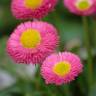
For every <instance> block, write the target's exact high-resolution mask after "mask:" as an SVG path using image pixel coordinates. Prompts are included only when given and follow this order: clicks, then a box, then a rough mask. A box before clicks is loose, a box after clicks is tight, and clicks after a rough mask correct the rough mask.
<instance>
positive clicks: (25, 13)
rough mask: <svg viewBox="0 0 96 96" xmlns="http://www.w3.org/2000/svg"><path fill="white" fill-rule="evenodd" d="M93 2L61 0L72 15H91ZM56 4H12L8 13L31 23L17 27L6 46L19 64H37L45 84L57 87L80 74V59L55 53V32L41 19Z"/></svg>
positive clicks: (19, 0) (20, 0) (45, 0)
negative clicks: (10, 11) (10, 12)
mask: <svg viewBox="0 0 96 96" xmlns="http://www.w3.org/2000/svg"><path fill="white" fill-rule="evenodd" d="M94 2H95V1H94V0H64V4H65V6H66V7H67V8H68V9H69V10H70V11H71V12H73V13H76V14H80V15H81V14H82V15H88V14H91V13H93V12H94V7H93V5H94ZM56 4H57V0H12V3H11V10H12V14H13V16H15V17H16V18H17V19H33V21H27V22H24V23H22V24H20V25H18V26H17V28H16V29H15V30H14V31H13V32H12V34H11V35H10V38H9V39H8V42H7V52H8V54H9V55H10V57H11V58H12V59H13V60H14V61H15V62H16V63H19V64H40V67H41V76H42V77H43V78H44V79H45V82H46V84H56V85H61V84H65V83H69V82H70V81H72V80H74V79H75V78H76V77H77V76H78V75H79V74H80V73H81V72H82V70H83V64H82V62H81V60H80V57H79V56H77V55H76V54H74V53H71V52H67V51H65V52H56V48H57V47H58V45H59V38H60V36H59V35H58V31H57V29H56V28H55V27H54V26H53V25H52V24H50V23H47V22H44V21H39V20H35V21H34V19H41V18H43V17H44V16H46V15H47V14H48V13H49V12H51V11H53V10H54V7H55V5H56Z"/></svg>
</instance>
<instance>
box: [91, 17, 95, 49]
mask: <svg viewBox="0 0 96 96" xmlns="http://www.w3.org/2000/svg"><path fill="white" fill-rule="evenodd" d="M91 21H92V26H93V32H94V33H93V35H94V37H93V39H94V47H95V48H96V17H93V18H91Z"/></svg>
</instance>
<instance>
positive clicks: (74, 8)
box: [64, 0, 95, 16]
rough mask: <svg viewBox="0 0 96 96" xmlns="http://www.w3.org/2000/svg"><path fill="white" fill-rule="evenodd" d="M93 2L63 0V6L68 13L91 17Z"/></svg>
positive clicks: (89, 0) (93, 8)
mask: <svg viewBox="0 0 96 96" xmlns="http://www.w3.org/2000/svg"><path fill="white" fill-rule="evenodd" d="M94 3H95V0H64V5H65V7H66V8H68V9H69V11H70V12H72V13H74V14H77V15H85V16H87V15H91V14H93V13H94V11H95V6H94Z"/></svg>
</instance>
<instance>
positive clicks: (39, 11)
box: [11, 0, 57, 19]
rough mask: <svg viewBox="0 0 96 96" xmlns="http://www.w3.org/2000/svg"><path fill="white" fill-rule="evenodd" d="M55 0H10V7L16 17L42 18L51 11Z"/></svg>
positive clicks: (55, 2)
mask: <svg viewBox="0 0 96 96" xmlns="http://www.w3.org/2000/svg"><path fill="white" fill-rule="evenodd" d="M56 4H57V0H12V4H11V9H12V13H13V15H14V16H15V17H16V18H17V19H32V18H38V19H39V18H42V17H44V16H45V15H47V14H48V13H49V12H50V11H52V10H53V9H54V7H55V5H56Z"/></svg>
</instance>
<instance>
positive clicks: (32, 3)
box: [24, 0, 43, 9]
mask: <svg viewBox="0 0 96 96" xmlns="http://www.w3.org/2000/svg"><path fill="white" fill-rule="evenodd" d="M42 3H43V0H25V1H24V4H25V6H26V7H27V8H31V9H36V8H38V7H40V6H41V5H42Z"/></svg>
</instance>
